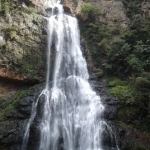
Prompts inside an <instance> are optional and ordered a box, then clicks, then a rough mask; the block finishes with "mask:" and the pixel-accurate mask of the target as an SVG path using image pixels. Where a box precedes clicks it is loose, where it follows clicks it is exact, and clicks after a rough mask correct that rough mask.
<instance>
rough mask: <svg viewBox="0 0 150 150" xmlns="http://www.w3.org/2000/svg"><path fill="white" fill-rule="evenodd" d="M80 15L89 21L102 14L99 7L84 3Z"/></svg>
mask: <svg viewBox="0 0 150 150" xmlns="http://www.w3.org/2000/svg"><path fill="white" fill-rule="evenodd" d="M80 14H81V16H83V17H85V16H86V17H87V18H88V19H90V20H91V19H92V20H93V19H95V18H96V16H97V15H99V14H100V9H99V7H97V6H92V5H91V4H90V3H83V5H82V7H81V10H80Z"/></svg>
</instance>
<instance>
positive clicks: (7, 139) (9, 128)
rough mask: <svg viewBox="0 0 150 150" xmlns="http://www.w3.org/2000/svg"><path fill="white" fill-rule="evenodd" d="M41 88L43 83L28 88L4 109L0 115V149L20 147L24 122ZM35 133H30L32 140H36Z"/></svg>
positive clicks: (13, 149) (24, 126) (15, 149)
mask: <svg viewBox="0 0 150 150" xmlns="http://www.w3.org/2000/svg"><path fill="white" fill-rule="evenodd" d="M42 88H43V85H40V86H39V88H37V89H33V90H30V91H29V92H28V93H27V94H23V95H22V96H20V98H19V99H18V100H16V101H15V102H14V104H13V105H11V106H8V107H7V108H6V109H4V110H5V111H6V112H5V113H4V114H3V116H2V114H1V116H0V117H3V120H1V122H0V149H1V150H20V149H21V145H22V142H23V136H24V133H25V129H26V124H27V121H28V119H29V118H30V116H31V111H32V103H33V102H34V101H36V99H37V97H38V95H39V94H40V92H41V89H42ZM8 108H9V109H8ZM32 127H33V126H32ZM31 130H32V129H31ZM33 131H34V128H33V130H32V133H33ZM36 134H37V133H36ZM36 134H35V133H33V134H31V135H32V136H34V138H33V139H32V141H33V142H36V141H37V139H36V136H35V135H36ZM34 145H35V143H34ZM33 149H34V148H33ZM33 149H32V150H33Z"/></svg>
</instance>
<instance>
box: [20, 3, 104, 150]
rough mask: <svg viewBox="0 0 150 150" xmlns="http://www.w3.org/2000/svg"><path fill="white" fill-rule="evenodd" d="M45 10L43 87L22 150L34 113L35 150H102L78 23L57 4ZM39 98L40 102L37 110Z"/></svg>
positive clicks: (99, 110)
mask: <svg viewBox="0 0 150 150" xmlns="http://www.w3.org/2000/svg"><path fill="white" fill-rule="evenodd" d="M45 6H46V8H47V9H48V11H47V12H48V16H49V17H47V18H46V20H47V22H48V25H47V35H48V36H47V75H46V86H45V89H44V90H43V91H42V93H41V94H40V95H39V97H38V99H37V100H36V102H34V103H33V106H32V115H31V118H30V119H29V121H28V123H27V127H26V132H25V135H24V141H23V145H22V150H26V149H27V144H28V138H29V134H30V126H31V124H32V123H33V120H34V119H35V116H36V115H37V113H38V111H40V112H41V111H42V117H41V120H40V122H39V128H40V143H39V147H38V149H39V150H102V146H101V133H102V131H103V128H102V124H103V120H102V119H101V114H102V112H103V111H104V106H103V105H102V103H101V99H100V97H99V96H98V95H97V94H96V92H95V91H93V90H92V88H91V86H90V84H89V82H88V78H89V74H88V70H87V64H86V61H85V59H84V57H83V55H82V52H81V49H80V36H79V29H78V22H77V20H76V18H75V17H72V16H69V15H65V14H64V12H63V6H62V5H61V4H60V1H58V0H47V1H45ZM51 62H53V63H51ZM50 78H52V84H50ZM41 97H44V101H43V106H42V110H39V108H37V105H38V103H39V101H40V98H41Z"/></svg>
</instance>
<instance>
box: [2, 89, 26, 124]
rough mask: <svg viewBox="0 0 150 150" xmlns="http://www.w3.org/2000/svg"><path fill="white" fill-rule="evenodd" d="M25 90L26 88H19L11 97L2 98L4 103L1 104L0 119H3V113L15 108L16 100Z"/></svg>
mask: <svg viewBox="0 0 150 150" xmlns="http://www.w3.org/2000/svg"><path fill="white" fill-rule="evenodd" d="M27 92H28V90H27V89H21V90H19V91H18V92H17V93H16V94H15V95H14V96H13V97H9V98H4V99H3V100H5V103H4V105H3V108H2V109H1V110H0V121H3V120H5V118H4V114H5V113H6V112H7V113H8V112H11V111H13V110H14V109H15V104H16V102H17V101H18V100H19V99H20V97H21V96H23V95H24V94H25V93H27Z"/></svg>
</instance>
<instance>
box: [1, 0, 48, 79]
mask: <svg viewBox="0 0 150 150" xmlns="http://www.w3.org/2000/svg"><path fill="white" fill-rule="evenodd" d="M1 6H2V9H1V10H0V11H1V14H2V17H1V18H0V22H1V24H0V28H1V33H0V36H1V37H2V39H3V40H1V41H0V76H1V77H6V78H12V79H16V80H21V81H32V82H35V81H38V82H41V81H43V80H44V77H45V73H44V72H45V67H44V66H45V60H46V59H45V49H46V48H45V45H46V44H45V34H46V33H45V32H44V25H45V23H44V22H43V17H42V16H41V15H40V14H38V13H37V11H36V10H35V9H34V8H32V7H27V6H25V4H18V3H17V2H13V1H7V0H2V2H1ZM6 8H7V9H6ZM35 64H36V65H35Z"/></svg>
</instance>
